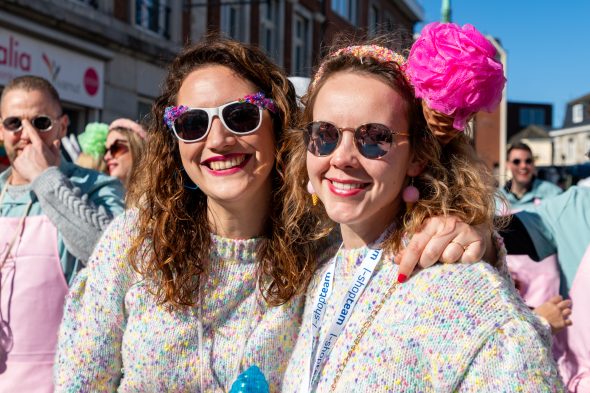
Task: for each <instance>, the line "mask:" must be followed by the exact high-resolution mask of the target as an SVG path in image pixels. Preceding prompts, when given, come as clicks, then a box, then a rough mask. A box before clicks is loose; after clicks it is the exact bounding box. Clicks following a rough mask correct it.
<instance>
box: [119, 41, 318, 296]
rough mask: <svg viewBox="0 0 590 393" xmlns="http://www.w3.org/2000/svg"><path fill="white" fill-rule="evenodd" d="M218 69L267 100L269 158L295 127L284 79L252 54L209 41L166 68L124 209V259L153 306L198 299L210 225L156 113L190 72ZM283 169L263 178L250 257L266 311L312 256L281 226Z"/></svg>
mask: <svg viewBox="0 0 590 393" xmlns="http://www.w3.org/2000/svg"><path fill="white" fill-rule="evenodd" d="M208 65H222V66H225V67H228V68H230V69H232V70H233V71H234V72H236V73H237V74H238V75H240V76H241V77H243V78H244V79H246V80H248V81H250V82H251V83H253V84H254V85H255V86H256V87H257V88H258V89H259V90H260V91H262V92H264V93H265V95H266V96H267V97H269V98H272V99H273V100H274V102H275V104H276V106H277V108H278V113H277V114H275V115H273V116H272V121H273V130H274V135H275V140H276V141H277V142H276V143H277V154H278V149H279V147H280V145H281V143H282V142H281V141H282V137H283V130H284V129H288V128H291V127H293V126H294V125H295V124H296V119H297V116H298V115H297V114H298V108H297V103H296V96H295V90H294V88H293V85H292V84H291V83H290V82H289V81H288V79H287V77H286V76H285V74H284V72H283V71H282V70H281V69H280V68H279V67H278V66H276V65H275V64H274V63H272V61H270V60H269V59H268V57H267V56H266V55H265V54H264V53H263V52H262V51H261V50H260V49H258V48H256V47H254V46H250V45H246V44H243V43H239V42H236V41H233V40H230V39H225V38H220V37H216V36H209V37H205V39H203V40H202V41H201V42H199V43H197V44H195V45H193V46H189V47H187V48H185V49H184V50H183V51H182V52H181V53H180V54H179V55H178V56H177V57H176V58H175V59H174V61H173V62H172V64H171V65H170V67H169V71H168V75H167V77H166V79H165V81H164V84H163V92H162V94H161V95H160V96H159V97H158V98H157V99H156V101H155V102H154V104H153V107H152V111H151V116H150V123H149V126H148V135H149V138H148V143H147V146H146V149H145V152H144V154H143V157H142V160H141V162H140V164H139V168H138V174H137V176H135V182H134V183H133V184H131V187H130V190H129V196H128V203H130V204H132V205H133V204H135V205H136V206H138V214H139V217H138V224H137V226H138V236H137V237H136V238H135V239H134V241H133V244H132V247H131V249H130V252H129V260H130V263H131V265H132V266H133V268H134V269H135V270H136V271H137V272H139V273H140V274H141V275H142V276H143V277H144V278H145V279H147V280H148V282H150V283H151V284H153V285H150V288H151V289H150V291H151V292H152V293H153V294H154V295H155V296H156V299H157V300H158V301H159V302H160V303H166V304H169V305H171V306H175V307H176V306H191V305H194V304H195V300H196V298H195V297H196V294H197V293H198V288H199V280H198V279H197V278H198V277H200V276H202V275H205V274H207V273H206V272H207V266H206V263H207V261H208V258H209V254H210V248H211V244H212V243H211V225H210V223H209V222H208V219H207V196H206V195H205V194H204V193H203V192H202V191H201V190H189V189H186V188H185V187H184V181H185V180H186V179H183V176H182V173H181V169H182V163H181V160H180V155H179V149H178V142H177V141H176V139H175V138H174V136H173V135H172V134H171V132H170V130H169V129H168V128H167V127H166V126H165V124H164V120H163V119H164V110H165V108H166V107H167V106H169V105H174V104H176V100H177V93H178V91H179V89H180V87H181V85H182V83H183V81H184V80H185V78H186V77H187V76H188V75H189V74H190V73H191V72H193V71H195V70H196V69H199V68H201V67H204V66H208ZM282 162H283V161H282V160H280V159H278V157H276V156H275V167H274V168H273V171H272V173H271V179H270V181H271V184H272V196H271V201H270V209H269V210H270V214H269V216H268V218H267V219H266V223H265V228H264V232H263V233H261V234H260V235H261V236H263V237H264V238H265V239H266V240H264V241H263V242H261V244H260V246H259V249H258V250H257V256H258V260H259V267H258V280H259V283H260V288H261V291H262V294H263V296H265V298H266V300H267V301H268V302H269V303H270V304H273V305H277V304H282V303H284V302H286V301H288V300H289V299H290V298H291V297H292V296H293V295H294V294H295V293H297V291H298V290H301V289H302V286H301V285H300V283H301V282H304V281H306V280H307V279H308V278H309V277H310V276H311V274H312V273H313V268H314V266H313V263H312V261H313V260H314V259H313V256H312V255H311V254H310V252H309V251H306V250H307V249H306V250H302V249H300V248H298V247H297V244H298V239H297V238H296V236H293V235H292V234H289V233H288V232H287V231H286V228H285V226H284V225H283V223H282V222H281V217H282V215H281V213H282V210H283V200H284V199H285V197H284V194H283V192H284V191H283V190H282V182H283V177H282V168H281V163H282Z"/></svg>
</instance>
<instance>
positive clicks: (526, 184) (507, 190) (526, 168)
mask: <svg viewBox="0 0 590 393" xmlns="http://www.w3.org/2000/svg"><path fill="white" fill-rule="evenodd" d="M506 156H507V157H508V158H507V162H506V165H507V166H508V169H510V172H511V173H512V179H510V180H508V181H507V182H506V184H505V185H504V187H502V188H500V192H501V193H502V195H503V196H504V197H505V198H506V199H507V201H508V203H509V205H510V206H509V210H511V211H517V210H522V209H526V208H528V207H531V206H534V205H538V204H540V203H541V201H542V200H543V199H545V198H547V197H551V196H554V195H558V194H560V193H561V191H562V190H561V188H559V187H558V186H556V185H555V184H553V183H551V182H548V181H545V180H540V179H537V177H536V176H535V160H534V158H533V151H532V150H531V148H530V147H529V146H528V145H527V144H525V143H522V142H519V143H515V144H514V145H512V146H510V147H509V148H508V152H507V155H506Z"/></svg>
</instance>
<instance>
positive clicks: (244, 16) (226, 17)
mask: <svg viewBox="0 0 590 393" xmlns="http://www.w3.org/2000/svg"><path fill="white" fill-rule="evenodd" d="M225 3H228V4H225ZM235 3H236V2H235V0H223V1H222V2H221V4H220V5H219V6H220V27H221V31H222V32H223V33H224V34H226V35H227V36H228V37H231V38H233V39H234V40H237V41H241V42H250V30H249V26H250V5H249V4H245V3H244V4H235ZM232 11H233V12H235V15H234V16H235V21H234V20H232ZM232 30H233V31H232Z"/></svg>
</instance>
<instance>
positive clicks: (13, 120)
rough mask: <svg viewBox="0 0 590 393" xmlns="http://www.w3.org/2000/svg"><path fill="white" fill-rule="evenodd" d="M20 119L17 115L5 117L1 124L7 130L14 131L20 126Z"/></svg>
mask: <svg viewBox="0 0 590 393" xmlns="http://www.w3.org/2000/svg"><path fill="white" fill-rule="evenodd" d="M22 124H23V123H22V121H21V120H20V119H19V118H18V117H7V118H6V119H4V120H3V121H2V125H3V126H4V128H5V129H7V130H8V131H16V130H18V129H19V128H20V127H21V126H22Z"/></svg>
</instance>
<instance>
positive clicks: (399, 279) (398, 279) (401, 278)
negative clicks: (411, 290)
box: [397, 273, 408, 284]
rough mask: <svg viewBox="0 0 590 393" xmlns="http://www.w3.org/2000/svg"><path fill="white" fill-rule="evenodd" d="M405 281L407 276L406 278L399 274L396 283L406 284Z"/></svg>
mask: <svg viewBox="0 0 590 393" xmlns="http://www.w3.org/2000/svg"><path fill="white" fill-rule="evenodd" d="M407 279H408V276H406V275H405V274H403V273H400V274H398V275H397V282H399V283H400V284H402V283H404V282H406V280H407Z"/></svg>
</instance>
